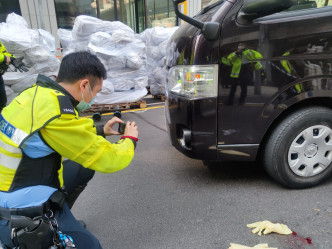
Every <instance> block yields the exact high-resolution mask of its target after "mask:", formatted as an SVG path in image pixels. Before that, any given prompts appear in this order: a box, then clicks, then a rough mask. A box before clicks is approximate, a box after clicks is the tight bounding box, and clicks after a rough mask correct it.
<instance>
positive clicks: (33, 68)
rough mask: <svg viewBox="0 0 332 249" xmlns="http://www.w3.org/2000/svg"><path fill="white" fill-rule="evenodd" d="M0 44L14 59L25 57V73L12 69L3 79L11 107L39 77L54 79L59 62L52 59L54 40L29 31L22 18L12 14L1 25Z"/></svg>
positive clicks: (46, 33) (40, 33)
mask: <svg viewBox="0 0 332 249" xmlns="http://www.w3.org/2000/svg"><path fill="white" fill-rule="evenodd" d="M0 40H1V42H2V43H3V44H4V45H5V47H6V49H7V51H8V52H10V53H12V54H14V56H15V57H16V58H19V57H22V56H23V57H24V60H23V62H24V63H25V64H27V66H28V67H29V71H28V72H23V73H21V72H19V71H17V70H16V69H15V68H13V67H12V66H10V69H9V70H8V71H7V72H6V73H5V74H4V75H3V79H4V82H5V89H6V93H7V98H8V101H7V103H10V102H11V101H12V100H13V99H14V98H15V97H16V96H17V95H18V94H19V93H20V92H21V91H23V90H24V89H26V88H29V87H30V86H32V85H33V84H35V83H36V78H37V75H38V74H39V73H41V74H44V75H46V76H48V77H52V76H55V75H57V72H58V70H59V66H60V61H59V60H58V59H57V58H56V56H55V39H54V37H53V36H52V34H51V33H49V32H47V31H45V30H42V29H38V30H34V29H29V28H28V24H27V22H26V21H25V20H24V18H23V17H21V16H19V15H16V14H14V13H12V14H9V15H8V16H7V19H6V22H5V23H0Z"/></svg>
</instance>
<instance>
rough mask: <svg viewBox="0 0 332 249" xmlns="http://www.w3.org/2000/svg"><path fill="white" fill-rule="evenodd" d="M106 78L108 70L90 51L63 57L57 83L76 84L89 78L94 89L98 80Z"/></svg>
mask: <svg viewBox="0 0 332 249" xmlns="http://www.w3.org/2000/svg"><path fill="white" fill-rule="evenodd" d="M106 77H107V73H106V69H105V67H104V65H103V64H102V63H101V62H100V60H99V59H98V57H97V56H96V55H94V54H92V53H90V52H89V51H79V52H74V53H70V54H68V55H66V56H65V57H63V59H62V61H61V64H60V69H59V73H58V77H57V79H56V82H58V83H59V82H67V83H74V82H76V81H77V80H80V79H83V78H88V79H89V80H90V81H91V83H90V84H91V85H90V86H91V88H93V87H94V85H95V83H96V79H97V78H98V79H100V78H103V79H106Z"/></svg>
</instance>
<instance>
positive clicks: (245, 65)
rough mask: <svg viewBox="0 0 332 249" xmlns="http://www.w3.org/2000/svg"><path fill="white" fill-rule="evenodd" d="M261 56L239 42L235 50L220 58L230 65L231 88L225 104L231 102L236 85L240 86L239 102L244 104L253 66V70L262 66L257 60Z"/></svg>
mask: <svg viewBox="0 0 332 249" xmlns="http://www.w3.org/2000/svg"><path fill="white" fill-rule="evenodd" d="M262 58H263V56H262V55H261V54H260V53H259V52H257V51H255V50H253V49H248V48H247V46H246V44H244V43H239V45H238V49H237V50H236V51H235V52H232V53H230V54H229V55H228V56H227V58H222V63H223V64H225V65H229V66H231V67H232V70H231V74H230V85H231V90H230V92H229V96H228V101H227V103H226V104H229V105H231V104H233V100H234V95H235V92H236V88H237V86H238V85H240V87H241V95H240V99H239V104H240V105H242V104H244V102H245V99H246V97H247V86H248V84H249V83H252V71H253V68H254V70H259V69H261V68H262V64H261V63H260V62H259V60H260V59H262ZM252 84H253V83H252Z"/></svg>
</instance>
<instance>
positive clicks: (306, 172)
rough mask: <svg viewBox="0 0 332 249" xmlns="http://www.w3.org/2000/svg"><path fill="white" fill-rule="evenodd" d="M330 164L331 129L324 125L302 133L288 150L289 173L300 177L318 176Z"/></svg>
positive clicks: (331, 158) (331, 156)
mask: <svg viewBox="0 0 332 249" xmlns="http://www.w3.org/2000/svg"><path fill="white" fill-rule="evenodd" d="M331 163H332V129H331V128H330V127H328V126H324V125H315V126H311V127H309V128H307V129H305V130H304V131H302V132H301V133H300V134H299V135H298V136H297V137H296V138H295V139H294V140H293V142H292V144H291V146H290V147H289V150H288V165H289V167H290V169H291V171H292V172H293V173H294V174H296V175H298V176H302V177H312V176H315V175H318V174H319V173H321V172H322V171H323V170H325V169H326V168H328V167H329V166H330V165H331Z"/></svg>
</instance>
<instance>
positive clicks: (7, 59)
mask: <svg viewBox="0 0 332 249" xmlns="http://www.w3.org/2000/svg"><path fill="white" fill-rule="evenodd" d="M5 57H6V64H10V62H11V59H10V57H9V56H6V55H5Z"/></svg>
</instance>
